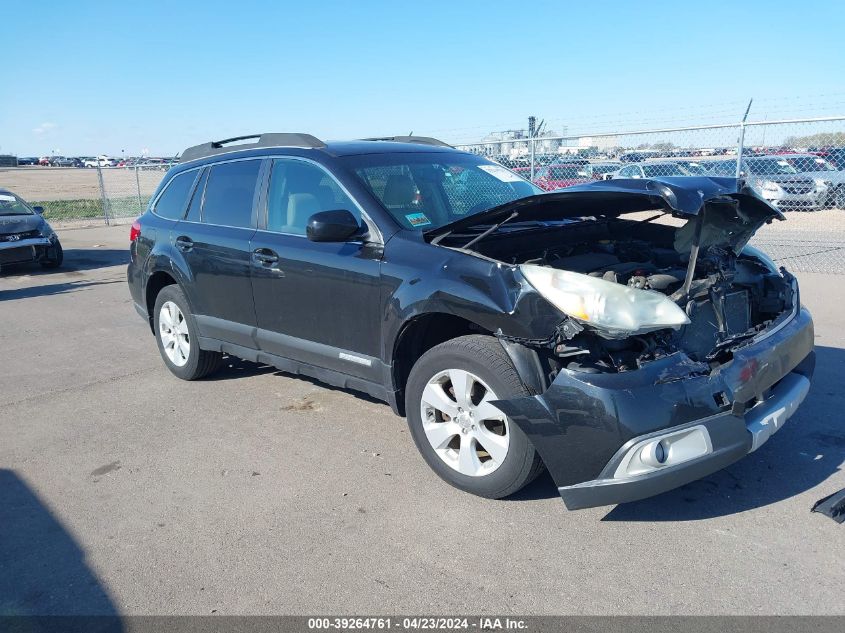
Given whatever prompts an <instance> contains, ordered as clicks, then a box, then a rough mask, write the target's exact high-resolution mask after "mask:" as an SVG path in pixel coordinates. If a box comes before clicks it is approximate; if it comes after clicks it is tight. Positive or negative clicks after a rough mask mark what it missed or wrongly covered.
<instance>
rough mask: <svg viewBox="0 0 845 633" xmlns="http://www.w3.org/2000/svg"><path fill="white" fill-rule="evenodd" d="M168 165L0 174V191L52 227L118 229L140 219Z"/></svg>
mask: <svg viewBox="0 0 845 633" xmlns="http://www.w3.org/2000/svg"><path fill="white" fill-rule="evenodd" d="M167 169H168V166H167V165H158V164H155V165H137V166H132V167H94V168H76V167H40V166H32V167H17V168H0V187H3V188H5V189H10V190H11V191H13V192H15V193H16V194H18V195H19V196H21V197H22V198H23V199H24V200H26V201H27V202H29V203H30V204H32V205H35V206H41V207H44V217H45V218H47V219H48V220H49V221H50V222H51V223H52V224H54V225H56V226H67V225H85V224H95V223H96V224H113V223H122V222H126V221H128V220H131V219H134V218H136V217H138V216H139V215H141V214H142V213H143V212H144V210H145V209H146V208H147V203H148V202H149V200H150V197H151V196H152V194H153V192H154V191H155V189H156V187H158V184H159V183H160V182H161V179H162V177H163V176H164V174H165V173H166V172H167Z"/></svg>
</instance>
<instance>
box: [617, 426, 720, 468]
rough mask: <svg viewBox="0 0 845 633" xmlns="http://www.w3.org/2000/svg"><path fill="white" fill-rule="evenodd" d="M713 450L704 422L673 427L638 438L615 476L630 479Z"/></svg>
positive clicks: (627, 451) (622, 459)
mask: <svg viewBox="0 0 845 633" xmlns="http://www.w3.org/2000/svg"><path fill="white" fill-rule="evenodd" d="M712 452H713V444H712V442H711V441H710V433H708V431H707V428H706V427H704V426H702V425H696V426H692V427H687V428H684V429H681V430H679V431H669V432H666V433H663V434H662V435H659V436H657V437H653V436H652V437H650V438H648V439H644V440H642V441H640V442H636V443H635V444H634V445H633V446H631V447H630V448H628V449H627V450H626V451H625V453H624V454H623V455H622V458H621V460H620V461H619V465H618V466H617V467H616V470H615V472H614V474H613V477H614V478H616V479H626V478H628V477H636V476H638V475H644V474H646V473H650V472H654V471H657V470H662V469H664V468H672V467H674V466H678V465H679V464H683V463H684V462H688V461H690V460H693V459H698V458H699V457H702V456H704V455H708V454H709V453H712Z"/></svg>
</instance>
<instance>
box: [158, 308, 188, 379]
mask: <svg viewBox="0 0 845 633" xmlns="http://www.w3.org/2000/svg"><path fill="white" fill-rule="evenodd" d="M158 332H159V336H161V345H162V347H163V348H164V353H165V354H167V358H169V359H170V362H171V363H173V364H174V365H176V366H177V367H183V366H184V365H185V363H187V362H188V356H189V355H190V353H191V339H190V336H189V335H188V323H187V321H185V315H184V314H182V311H181V310H180V309H179V306H177V305H176V304H175V303H173V302H172V301H166V302H165V303H164V304H162V306H161V311H160V312H159V314H158Z"/></svg>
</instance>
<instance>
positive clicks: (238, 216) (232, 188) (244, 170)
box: [202, 160, 261, 228]
mask: <svg viewBox="0 0 845 633" xmlns="http://www.w3.org/2000/svg"><path fill="white" fill-rule="evenodd" d="M260 169H261V161H260V160H239V161H234V162H231V163H221V164H220V165H214V166H213V167H212V168H211V170H210V171H209V174H208V178H207V182H206V185H205V202H204V203H203V207H202V219H203V222H207V223H208V224H220V225H222V226H237V227H243V228H249V227H250V226H252V200H253V197H254V195H255V184H256V183H257V182H258V171H259V170H260Z"/></svg>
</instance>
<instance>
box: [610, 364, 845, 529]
mask: <svg viewBox="0 0 845 633" xmlns="http://www.w3.org/2000/svg"><path fill="white" fill-rule="evenodd" d="M843 374H845V350H842V349H839V348H834V347H816V371H815V375H814V377H813V385H812V387H811V389H810V393H809V394H808V395H807V398H806V400H804V403H803V404H802V405H801V407H800V408H799V409H798V412H797V413H796V414H795V415H794V416H793V417H792V418H791V419H790V420H789V421H788V422H787V423H786V424H785V425H784V427H783V428H782V429H780V430H779V431H778V432H777V434H775V435H774V436H772V438H771V439H770V440H769V441H768V442H766V444H764V445H763V446H762V447H760V449H758V450H757V451H755V452H754V453H751V454H750V455H748V456H747V457H745V458H743V459H741V460H740V461H738V462H736V463H735V464H733V465H731V466H729V467H728V468H725V469H724V470H721V471H719V472H717V473H714V474H712V475H709V476H707V477H704V478H703V479H700V480H698V481H694V482H692V483H689V484H687V485H685V486H682V487H680V488H677V489H675V490H671V491H669V492H666V493H664V494H661V495H658V496H656V497H651V498H649V499H643V500H642V501H634V502H632V503H626V504H622V505H618V506H616V507H615V508H613V509H612V510H611V511H610V512H608V513H607V515H605V516H604V518H603V519H602V520H603V521H697V520H701V519H709V518H713V517H719V516H726V515H730V514H736V513H738V512H745V511H747V510H752V509H754V508H759V507H763V506H767V505H771V504H773V503H777V502H778V501H783V500H785V499H789V498H790V497H794V496H795V495H798V494H801V493H803V492H806V491H807V490H810V489H812V488H814V487H816V486H818V485H819V484H821V483H823V482H824V481H825V480H827V479H828V478H829V477H830V476H831V475H833V474H835V473H837V472H838V471H839V470H840V468H841V467H842V464H843V462H845V436H843V434H842V424H841V419H842V417H841V412H842V411H843V409H845V393H843V391H842V382H841V381H842V375H843ZM822 496H824V495H823V494H822V493H821V492H820V493H819V497H820V498H821V497H822ZM809 509H810V508H809V507H808V508H807V511H808V512H809Z"/></svg>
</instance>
